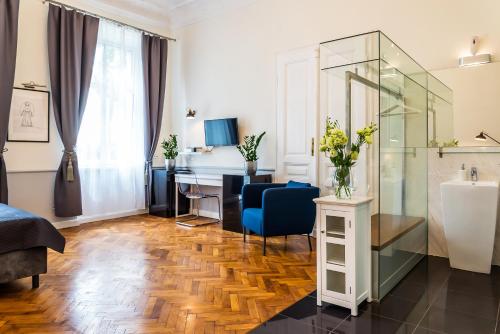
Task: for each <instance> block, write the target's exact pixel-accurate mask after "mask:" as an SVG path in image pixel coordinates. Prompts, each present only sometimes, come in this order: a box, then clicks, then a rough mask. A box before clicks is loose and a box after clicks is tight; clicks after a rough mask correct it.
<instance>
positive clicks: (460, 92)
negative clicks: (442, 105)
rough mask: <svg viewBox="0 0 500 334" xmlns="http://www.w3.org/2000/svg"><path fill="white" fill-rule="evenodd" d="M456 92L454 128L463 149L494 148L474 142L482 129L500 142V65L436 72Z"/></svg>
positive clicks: (488, 143) (490, 142)
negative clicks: (464, 147) (470, 147)
mask: <svg viewBox="0 0 500 334" xmlns="http://www.w3.org/2000/svg"><path fill="white" fill-rule="evenodd" d="M432 73H433V74H434V75H435V76H436V77H438V78H439V79H440V80H441V81H443V82H444V83H445V84H446V85H448V86H449V87H450V88H451V89H452V90H453V125H454V132H455V138H456V139H458V141H459V142H460V146H479V145H481V146H494V145H496V144H495V143H494V142H492V141H491V140H488V141H486V142H478V141H476V140H474V137H475V136H477V135H478V134H479V133H480V132H481V131H482V130H484V131H486V132H487V133H488V134H489V135H491V136H492V137H493V138H497V139H498V140H500V127H499V126H498V124H500V94H499V91H500V62H496V63H491V64H486V65H481V66H474V67H464V68H457V67H455V68H448V69H443V70H437V71H433V72H432Z"/></svg>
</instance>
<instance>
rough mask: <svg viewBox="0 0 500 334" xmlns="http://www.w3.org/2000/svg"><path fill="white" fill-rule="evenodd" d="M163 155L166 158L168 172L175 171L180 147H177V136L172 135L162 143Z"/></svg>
mask: <svg viewBox="0 0 500 334" xmlns="http://www.w3.org/2000/svg"><path fill="white" fill-rule="evenodd" d="M161 147H162V148H163V155H164V156H165V166H166V167H167V170H169V171H172V170H174V169H175V158H177V156H178V155H179V147H178V146H177V135H170V136H169V138H168V139H165V140H163V142H162V143H161Z"/></svg>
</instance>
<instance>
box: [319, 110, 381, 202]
mask: <svg viewBox="0 0 500 334" xmlns="http://www.w3.org/2000/svg"><path fill="white" fill-rule="evenodd" d="M375 131H377V126H376V125H375V124H374V123H371V124H370V125H368V126H366V127H364V128H362V129H359V130H358V131H356V133H357V135H358V138H357V139H356V141H353V140H351V142H352V144H351V147H348V145H347V144H348V142H349V138H348V137H347V135H346V133H345V132H344V130H342V129H340V127H339V122H338V121H335V122H332V120H331V118H330V117H327V119H326V131H325V134H324V135H323V137H322V138H321V140H320V147H319V149H320V151H321V152H325V153H326V154H327V156H328V157H329V158H330V161H331V162H332V164H333V165H334V166H335V173H334V175H333V179H334V183H335V184H334V187H335V196H337V198H340V199H345V198H351V196H352V188H351V182H350V176H351V168H352V167H353V166H354V165H355V164H356V161H357V160H358V157H359V151H360V149H361V147H362V146H363V145H364V144H367V145H369V144H372V142H373V137H372V135H373V133H374V132H375Z"/></svg>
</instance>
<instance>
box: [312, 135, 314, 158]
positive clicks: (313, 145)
mask: <svg viewBox="0 0 500 334" xmlns="http://www.w3.org/2000/svg"><path fill="white" fill-rule="evenodd" d="M311 156H313V157H314V137H312V138H311Z"/></svg>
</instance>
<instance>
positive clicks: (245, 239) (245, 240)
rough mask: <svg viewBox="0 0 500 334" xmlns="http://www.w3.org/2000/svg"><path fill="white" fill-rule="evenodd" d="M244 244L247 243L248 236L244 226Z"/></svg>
mask: <svg viewBox="0 0 500 334" xmlns="http://www.w3.org/2000/svg"><path fill="white" fill-rule="evenodd" d="M243 242H247V234H246V229H245V227H244V226H243Z"/></svg>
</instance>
